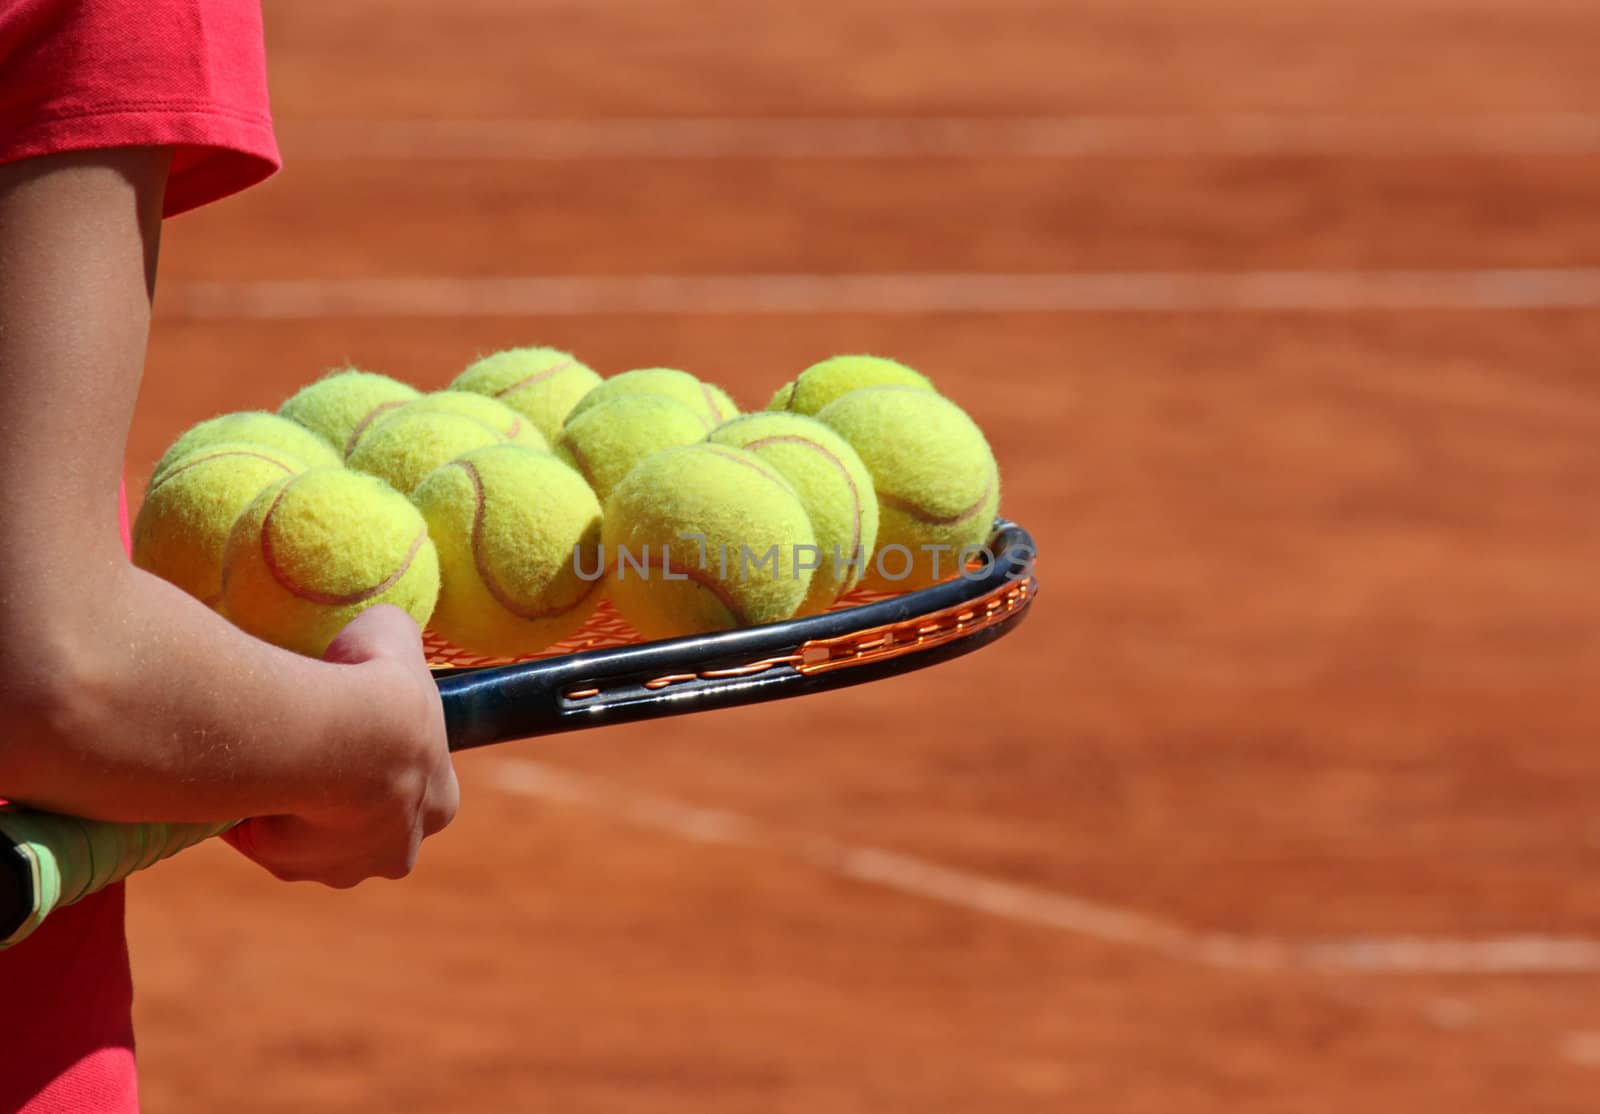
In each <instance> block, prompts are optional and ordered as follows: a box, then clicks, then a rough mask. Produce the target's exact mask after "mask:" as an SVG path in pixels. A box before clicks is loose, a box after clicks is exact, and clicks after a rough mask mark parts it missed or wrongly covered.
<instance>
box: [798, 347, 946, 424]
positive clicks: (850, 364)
mask: <svg viewBox="0 0 1600 1114" xmlns="http://www.w3.org/2000/svg"><path fill="white" fill-rule="evenodd" d="M888 386H895V387H920V388H921V389H922V390H925V391H931V390H933V384H932V383H930V382H928V379H927V377H926V376H924V375H922V374H920V373H918V372H915V371H912V370H911V369H910V368H908V367H906V365H905V364H902V363H897V362H896V361H894V360H889V359H885V358H884V357H882V356H835V357H833V358H832V359H831V360H823V361H822V362H821V363H820V364H812V365H811V366H810V367H808V368H806V369H805V370H804V371H802V372H801V373H800V374H799V375H798V376H797V377H796V378H795V381H794V389H793V390H792V391H790V393H789V398H788V401H787V402H785V403H784V406H783V409H786V410H793V411H794V412H795V413H797V414H817V413H819V412H820V411H821V410H822V408H823V407H825V406H827V405H828V404H829V403H830V402H833V401H834V400H835V399H837V398H840V397H842V396H844V395H846V394H848V393H849V392H851V391H858V390H860V389H861V388H863V387H888ZM780 393H782V392H780ZM773 402H774V403H776V402H777V399H776V398H774V399H773Z"/></svg>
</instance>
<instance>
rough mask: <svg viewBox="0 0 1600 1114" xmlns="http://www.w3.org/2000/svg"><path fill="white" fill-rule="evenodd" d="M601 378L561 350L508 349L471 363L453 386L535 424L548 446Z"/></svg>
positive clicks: (568, 353) (453, 388)
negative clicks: (494, 401)
mask: <svg viewBox="0 0 1600 1114" xmlns="http://www.w3.org/2000/svg"><path fill="white" fill-rule="evenodd" d="M599 384H600V376H599V375H597V374H596V373H595V371H594V369H592V368H590V367H588V366H587V365H585V364H584V363H583V362H582V361H580V360H579V359H578V358H577V357H576V356H574V355H573V354H572V353H570V352H563V351H561V350H560V349H558V348H508V349H506V350H505V351H504V352H496V353H494V354H493V355H492V356H485V357H483V358H482V359H480V360H478V361H477V362H476V363H474V364H472V365H471V366H470V367H468V368H467V369H466V370H465V371H463V372H462V373H461V374H460V375H458V376H457V377H456V379H455V382H453V383H451V384H450V389H451V390H453V391H467V392H470V393H472V394H480V395H488V396H489V397H490V398H494V399H498V400H499V401H501V402H503V403H505V404H506V405H507V406H509V407H511V409H513V410H515V411H516V412H517V413H519V414H521V415H522V416H523V417H525V418H527V419H528V420H529V421H531V422H532V423H533V425H534V428H536V429H537V430H538V431H539V433H540V435H541V436H543V437H544V439H545V440H546V441H547V442H554V441H555V439H556V434H558V433H560V432H561V423H563V422H564V421H566V420H567V415H568V414H569V413H571V411H572V408H573V407H574V406H576V405H577V403H578V400H579V399H581V398H582V397H583V396H584V395H586V394H588V393H589V392H590V391H591V390H593V389H594V388H595V387H596V386H598V385H599Z"/></svg>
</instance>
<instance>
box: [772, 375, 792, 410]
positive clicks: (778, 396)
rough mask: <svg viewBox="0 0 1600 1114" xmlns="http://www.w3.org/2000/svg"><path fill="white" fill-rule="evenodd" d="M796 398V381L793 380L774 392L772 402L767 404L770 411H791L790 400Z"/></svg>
mask: <svg viewBox="0 0 1600 1114" xmlns="http://www.w3.org/2000/svg"><path fill="white" fill-rule="evenodd" d="M793 396H794V380H793V379H791V380H789V381H788V382H787V383H785V384H784V385H783V386H781V387H779V388H778V389H777V390H776V391H774V392H773V395H772V401H771V402H769V403H767V409H768V410H787V409H789V399H790V398H792V397H793Z"/></svg>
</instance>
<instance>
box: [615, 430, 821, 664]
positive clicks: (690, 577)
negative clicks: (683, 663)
mask: <svg viewBox="0 0 1600 1114" xmlns="http://www.w3.org/2000/svg"><path fill="white" fill-rule="evenodd" d="M601 540H602V542H603V545H604V556H605V560H606V569H607V586H608V591H609V592H610V594H611V599H612V601H613V602H614V603H615V604H616V607H617V610H618V611H619V612H621V614H622V616H623V617H624V618H625V619H627V620H628V621H629V622H630V623H632V624H633V625H634V627H635V628H636V629H637V630H638V631H639V633H641V634H642V635H644V636H645V637H646V638H670V637H672V636H674V635H686V634H699V633H704V632H708V631H716V630H728V629H731V628H733V627H743V626H750V625H753V624H759V623H772V622H778V621H780V620H783V619H787V618H789V617H790V616H792V615H793V614H794V613H795V610H796V609H797V608H798V607H799V606H800V604H801V602H802V601H803V600H804V599H805V595H806V589H807V586H808V584H809V581H810V573H809V572H808V571H804V570H802V569H801V567H800V566H801V564H803V563H804V554H805V552H806V551H808V550H813V549H815V545H816V535H815V534H814V533H813V532H812V529H811V520H810V518H809V517H808V516H807V515H806V510H805V507H803V506H802V505H801V503H800V497H799V496H798V495H796V494H795V491H794V488H793V487H792V486H790V484H789V481H787V480H785V479H784V478H783V476H782V475H781V474H780V473H779V472H778V471H777V470H776V469H775V468H773V467H772V466H771V465H769V464H768V463H767V462H766V461H764V460H762V459H761V458H760V457H758V456H756V455H755V454H754V453H748V452H745V451H744V450H742V449H735V448H730V447H728V446H726V445H713V444H710V443H707V442H701V443H699V444H696V445H686V446H684V447H682V448H676V449H665V450H663V451H661V452H659V453H656V454H654V455H653V456H651V457H649V458H648V459H646V460H645V461H643V462H642V463H641V464H640V465H639V466H638V467H637V468H635V469H634V470H633V471H632V472H630V473H628V476H627V478H626V479H624V480H623V481H622V483H621V484H620V485H618V487H617V489H616V490H615V491H614V492H612V493H611V498H610V499H609V500H607V502H606V505H605V517H604V522H603V525H602V527H601Z"/></svg>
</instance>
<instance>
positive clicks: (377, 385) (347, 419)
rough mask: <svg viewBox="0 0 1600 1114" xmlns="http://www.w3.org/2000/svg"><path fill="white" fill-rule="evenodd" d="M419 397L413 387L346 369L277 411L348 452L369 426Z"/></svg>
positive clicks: (343, 454) (341, 452)
mask: <svg viewBox="0 0 1600 1114" xmlns="http://www.w3.org/2000/svg"><path fill="white" fill-rule="evenodd" d="M418 397H419V393H418V391H417V389H416V388H415V387H411V386H408V385H407V384H405V383H402V382H400V381H399V380H398V379H390V378H389V377H388V376H387V375H379V374H377V373H376V372H371V371H360V370H357V369H355V368H347V369H345V370H343V371H335V372H330V373H329V374H328V375H325V376H323V377H322V378H321V379H319V380H317V381H316V382H315V383H312V384H311V385H310V386H307V387H302V388H301V389H300V390H299V391H298V392H296V393H295V395H294V396H293V397H291V398H290V399H289V401H288V402H285V403H284V404H283V405H282V406H280V407H278V413H279V414H281V415H282V416H283V417H285V418H289V419H291V420H293V421H296V422H299V423H300V424H301V425H303V426H305V427H306V428H307V429H309V430H310V431H311V432H313V433H315V434H317V435H318V436H319V437H321V438H322V439H323V440H324V441H326V442H328V444H330V445H332V446H333V447H334V448H336V449H338V450H339V457H340V459H341V460H342V459H343V458H345V457H347V456H349V455H350V450H351V448H352V447H353V446H354V445H355V443H356V440H357V439H358V438H359V437H360V436H361V434H362V432H363V431H364V430H366V428H367V427H368V426H370V425H371V424H372V423H373V422H375V421H377V420H378V419H380V418H381V417H382V416H383V415H385V414H387V413H389V412H390V411H392V410H395V409H397V408H398V407H401V406H404V405H405V404H406V403H408V402H411V401H412V400H413V399H416V398H418Z"/></svg>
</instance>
